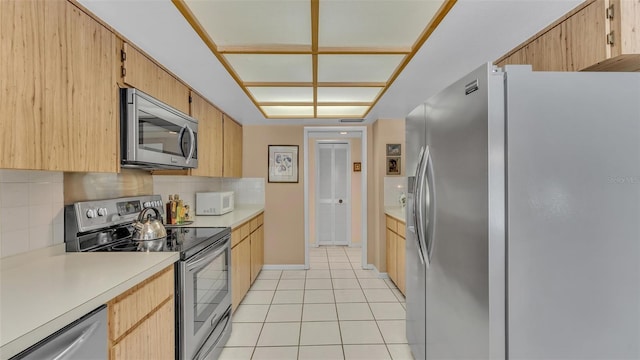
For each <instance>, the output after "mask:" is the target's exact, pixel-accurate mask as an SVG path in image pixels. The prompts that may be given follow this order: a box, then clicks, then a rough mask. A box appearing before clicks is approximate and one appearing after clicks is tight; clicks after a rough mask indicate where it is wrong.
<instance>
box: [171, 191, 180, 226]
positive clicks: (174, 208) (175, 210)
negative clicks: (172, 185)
mask: <svg viewBox="0 0 640 360" xmlns="http://www.w3.org/2000/svg"><path fill="white" fill-rule="evenodd" d="M179 198H180V197H179V196H178V194H175V195H173V202H172V203H171V224H174V225H175V224H178V201H179V200H178V199H179Z"/></svg>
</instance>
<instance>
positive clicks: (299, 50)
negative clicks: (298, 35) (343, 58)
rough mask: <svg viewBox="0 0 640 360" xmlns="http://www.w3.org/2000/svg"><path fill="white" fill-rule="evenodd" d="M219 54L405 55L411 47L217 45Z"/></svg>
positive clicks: (409, 51)
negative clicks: (314, 47) (315, 48)
mask: <svg viewBox="0 0 640 360" xmlns="http://www.w3.org/2000/svg"><path fill="white" fill-rule="evenodd" d="M217 49H218V50H217V51H218V52H219V53H220V54H278V55H313V54H318V55H406V54H409V53H411V47H318V48H317V50H315V51H314V50H313V46H311V45H241V46H218V47H217Z"/></svg>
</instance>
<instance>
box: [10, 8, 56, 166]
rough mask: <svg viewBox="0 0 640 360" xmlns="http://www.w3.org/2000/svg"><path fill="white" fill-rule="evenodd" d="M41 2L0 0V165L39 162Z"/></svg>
mask: <svg viewBox="0 0 640 360" xmlns="http://www.w3.org/2000/svg"><path fill="white" fill-rule="evenodd" d="M45 6H46V3H45V2H43V1H21V0H2V1H0V58H1V59H2V61H0V79H2V89H0V90H1V91H2V93H0V127H2V132H0V168H13V169H41V168H42V156H41V155H42V151H41V150H42V148H41V147H40V130H41V126H40V124H41V122H42V108H43V106H44V91H43V89H44V68H45V64H44V61H45V58H44V42H45V40H44V34H45V32H46V29H45V21H44V19H45Z"/></svg>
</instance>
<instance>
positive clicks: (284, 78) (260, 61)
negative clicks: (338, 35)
mask: <svg viewBox="0 0 640 360" xmlns="http://www.w3.org/2000/svg"><path fill="white" fill-rule="evenodd" d="M224 57H225V58H226V59H227V61H228V62H229V64H230V65H231V66H232V67H233V69H234V70H235V71H236V73H237V74H238V76H239V77H240V79H242V81H243V82H310V81H313V71H312V65H311V55H279V54H267V55H264V54H226V55H224Z"/></svg>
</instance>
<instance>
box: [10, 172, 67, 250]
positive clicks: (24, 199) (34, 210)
mask: <svg viewBox="0 0 640 360" xmlns="http://www.w3.org/2000/svg"><path fill="white" fill-rule="evenodd" d="M63 242H64V204H63V173H62V172H51V171H30V170H0V257H7V256H11V255H15V254H18V253H21V252H25V251H29V250H36V249H39V248H43V247H47V246H51V245H54V244H61V243H63Z"/></svg>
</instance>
